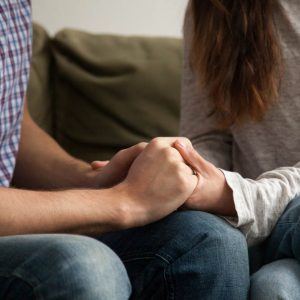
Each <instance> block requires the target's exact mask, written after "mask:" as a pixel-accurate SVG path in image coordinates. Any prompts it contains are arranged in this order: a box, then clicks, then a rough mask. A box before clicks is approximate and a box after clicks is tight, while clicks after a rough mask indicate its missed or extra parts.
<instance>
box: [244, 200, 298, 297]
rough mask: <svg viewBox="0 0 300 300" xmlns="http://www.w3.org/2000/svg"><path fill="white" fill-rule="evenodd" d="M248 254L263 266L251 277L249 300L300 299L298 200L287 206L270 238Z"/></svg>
mask: <svg viewBox="0 0 300 300" xmlns="http://www.w3.org/2000/svg"><path fill="white" fill-rule="evenodd" d="M252 251H253V250H252ZM251 255H252V256H255V258H254V259H253V260H255V259H257V258H258V257H260V261H261V262H260V263H259V264H261V265H263V266H262V267H261V269H259V270H258V271H256V272H254V274H253V275H252V278H251V293H250V294H251V299H255V300H276V299H281V300H285V299H286V300H294V299H295V300H296V299H300V264H299V262H300V198H296V199H294V200H293V201H292V202H291V203H290V204H289V205H288V207H287V208H286V210H285V211H284V213H283V214H282V216H281V217H280V219H279V221H278V222H277V225H276V227H275V228H274V230H273V232H272V234H271V236H270V237H269V238H268V239H267V241H266V242H264V243H263V244H262V245H261V246H259V247H258V248H256V250H254V251H253V252H252V253H251Z"/></svg>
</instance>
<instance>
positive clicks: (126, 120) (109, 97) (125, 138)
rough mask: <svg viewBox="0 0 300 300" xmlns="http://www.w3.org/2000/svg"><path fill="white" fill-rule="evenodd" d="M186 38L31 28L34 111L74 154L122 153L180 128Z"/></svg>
mask: <svg viewBox="0 0 300 300" xmlns="http://www.w3.org/2000/svg"><path fill="white" fill-rule="evenodd" d="M181 52H182V48H181V41H180V40H178V39H170V38H150V37H147V38H146V37H121V36H112V35H94V34H89V33H85V32H81V31H77V30H70V29H66V30H63V31H61V32H59V33H58V34H57V35H56V36H55V37H54V38H52V39H50V38H49V36H48V35H47V33H46V32H45V30H44V29H43V28H42V27H40V26H38V25H35V26H34V42H33V59H32V71H31V78H30V84H29V89H28V97H27V98H28V102H29V109H30V112H31V114H32V116H33V118H34V119H35V120H36V121H37V123H38V124H39V125H40V126H42V127H43V128H45V129H46V130H47V131H48V132H49V133H50V134H52V135H53V136H54V137H55V139H57V141H58V142H59V143H60V144H61V145H62V146H63V147H64V148H65V149H66V150H67V151H68V152H70V153H71V154H72V155H74V156H75V157H78V158H81V159H84V160H86V161H91V160H94V159H103V160H104V159H109V158H111V156H112V155H113V154H115V153H116V152H117V151H118V150H120V149H123V148H126V147H130V146H131V145H133V144H136V143H138V142H141V141H149V140H150V139H151V138H153V137H156V136H176V135H178V127H179V101H180V100H179V98H180V81H181V79H180V74H181V61H182V53H181Z"/></svg>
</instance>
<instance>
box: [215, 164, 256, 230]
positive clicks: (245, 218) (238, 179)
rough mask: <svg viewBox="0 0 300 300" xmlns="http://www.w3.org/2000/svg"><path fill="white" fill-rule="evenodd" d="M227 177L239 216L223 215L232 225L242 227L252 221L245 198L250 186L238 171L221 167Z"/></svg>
mask: <svg viewBox="0 0 300 300" xmlns="http://www.w3.org/2000/svg"><path fill="white" fill-rule="evenodd" d="M220 170H221V171H222V172H223V174H224V176H225V179H226V182H227V184H228V185H229V187H230V188H231V189H232V192H233V201H234V206H235V210H236V212H237V217H235V218H234V217H223V218H224V219H225V220H226V221H228V222H229V223H230V224H231V225H232V226H234V227H236V228H240V227H242V226H244V225H246V224H249V222H251V220H250V219H251V218H250V214H249V208H248V206H247V202H246V199H245V193H247V191H248V188H247V186H246V185H245V183H244V178H243V177H242V176H241V175H239V174H238V173H234V172H229V171H225V170H222V169H220Z"/></svg>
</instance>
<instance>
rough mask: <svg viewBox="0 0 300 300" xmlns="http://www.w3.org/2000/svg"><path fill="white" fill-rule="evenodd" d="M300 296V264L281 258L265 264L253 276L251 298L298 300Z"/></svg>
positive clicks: (261, 299) (254, 299)
mask: <svg viewBox="0 0 300 300" xmlns="http://www.w3.org/2000/svg"><path fill="white" fill-rule="evenodd" d="M299 296H300V265H299V263H298V262H297V261H296V260H295V259H281V260H277V261H274V262H272V263H269V264H267V265H264V266H263V267H262V268H261V269H260V270H259V271H257V272H256V273H254V274H253V275H252V277H251V291H250V299H253V300H276V299H278V300H279V299H280V300H297V299H299Z"/></svg>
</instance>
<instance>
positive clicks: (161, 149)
mask: <svg viewBox="0 0 300 300" xmlns="http://www.w3.org/2000/svg"><path fill="white" fill-rule="evenodd" d="M91 166H92V168H93V169H94V170H95V171H96V172H97V176H96V180H97V181H98V186H100V187H112V186H114V188H115V189H118V191H119V192H120V193H121V194H122V197H123V198H124V199H126V201H124V203H123V204H124V205H123V209H124V211H125V214H124V215H126V218H127V220H126V223H127V226H128V227H132V226H141V225H145V224H147V223H150V222H154V221H157V220H159V219H161V218H163V217H165V216H166V215H168V214H170V213H172V212H174V211H175V210H177V209H178V208H183V209H189V210H201V211H207V212H211V213H215V214H220V215H231V216H232V215H235V208H234V203H233V199H232V191H231V189H230V187H229V186H228V185H227V183H226V180H225V177H224V174H223V173H222V171H221V170H219V169H218V168H216V167H215V166H214V165H212V164H211V163H209V162H208V161H206V160H204V159H203V158H202V157H201V156H200V155H199V154H198V153H197V152H196V151H195V150H194V149H193V147H192V144H191V142H190V141H189V140H188V139H185V138H155V139H153V140H152V141H151V142H150V143H149V144H147V143H140V144H138V145H135V146H133V147H131V148H128V149H125V150H122V151H120V152H118V153H117V154H116V155H115V156H114V157H113V158H112V159H111V161H110V162H100V161H95V162H93V163H92V164H91Z"/></svg>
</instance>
